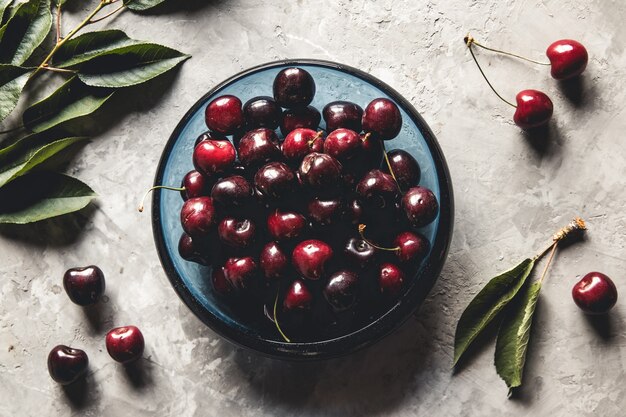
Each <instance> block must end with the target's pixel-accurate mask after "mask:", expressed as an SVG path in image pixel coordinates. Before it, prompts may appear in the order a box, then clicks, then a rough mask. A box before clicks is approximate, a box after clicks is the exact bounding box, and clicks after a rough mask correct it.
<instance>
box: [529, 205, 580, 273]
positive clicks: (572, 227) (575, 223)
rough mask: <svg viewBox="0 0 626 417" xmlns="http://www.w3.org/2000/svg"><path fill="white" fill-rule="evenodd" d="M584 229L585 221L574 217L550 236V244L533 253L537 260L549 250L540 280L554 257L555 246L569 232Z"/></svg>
mask: <svg viewBox="0 0 626 417" xmlns="http://www.w3.org/2000/svg"><path fill="white" fill-rule="evenodd" d="M585 230H587V224H586V223H585V221H584V220H583V219H581V218H580V217H575V218H574V220H572V221H571V222H569V224H568V225H567V226H565V227H563V228H561V229H560V230H559V231H558V232H556V233H555V234H554V235H553V236H552V243H551V244H550V246H548V247H547V248H545V249H544V250H543V251H541V252H540V253H539V254H537V255H535V257H534V260H538V259H541V258H543V257H544V256H545V255H546V253H548V251H550V258H549V259H548V265H546V269H545V270H544V271H543V274H542V276H541V278H540V281H543V279H544V278H545V275H546V273H547V271H548V266H550V263H551V262H552V258H554V253H555V252H556V248H557V246H558V245H559V242H561V241H562V240H564V239H565V238H567V237H568V236H569V235H570V234H571V233H575V232H584V231H585Z"/></svg>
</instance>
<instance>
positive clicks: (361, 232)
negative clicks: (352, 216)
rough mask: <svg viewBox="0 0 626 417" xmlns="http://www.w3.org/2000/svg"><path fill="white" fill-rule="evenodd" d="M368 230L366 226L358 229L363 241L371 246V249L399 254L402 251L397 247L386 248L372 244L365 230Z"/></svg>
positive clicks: (361, 225) (360, 225)
mask: <svg viewBox="0 0 626 417" xmlns="http://www.w3.org/2000/svg"><path fill="white" fill-rule="evenodd" d="M366 228H367V226H366V225H365V224H359V226H358V229H359V235H360V236H361V239H363V240H364V241H365V242H366V243H367V244H369V245H370V246H371V247H373V248H376V249H379V250H386V251H389V252H396V253H397V252H398V251H400V249H401V248H400V247H399V246H396V247H395V248H386V247H384V246H379V245H377V244H375V243H374V242H372V241H371V240H369V239H368V238H366V237H365V229H366Z"/></svg>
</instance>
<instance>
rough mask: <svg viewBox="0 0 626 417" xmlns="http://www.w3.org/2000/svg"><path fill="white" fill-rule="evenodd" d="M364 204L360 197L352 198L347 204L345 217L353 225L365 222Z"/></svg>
mask: <svg viewBox="0 0 626 417" xmlns="http://www.w3.org/2000/svg"><path fill="white" fill-rule="evenodd" d="M363 216H364V214H363V206H362V205H361V202H360V201H359V199H358V198H352V199H350V200H349V201H348V204H347V206H346V212H345V217H346V220H347V221H348V222H350V223H351V224H353V225H359V224H361V223H363Z"/></svg>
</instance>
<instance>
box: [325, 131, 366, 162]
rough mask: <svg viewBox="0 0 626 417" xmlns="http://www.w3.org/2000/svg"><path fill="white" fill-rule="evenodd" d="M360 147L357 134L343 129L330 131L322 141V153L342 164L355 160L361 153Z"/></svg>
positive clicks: (361, 144)
mask: <svg viewBox="0 0 626 417" xmlns="http://www.w3.org/2000/svg"><path fill="white" fill-rule="evenodd" d="M362 147H363V142H362V141H361V137H360V136H359V134H358V133H356V132H355V131H354V130H350V129H344V128H339V129H337V130H334V131H332V132H331V133H330V134H329V135H328V136H327V137H326V140H325V141H324V153H326V154H328V155H330V156H332V157H333V158H335V159H337V160H338V161H339V162H342V163H344V162H346V161H348V160H351V159H353V158H355V157H356V156H357V155H358V154H359V153H360V152H361V151H362Z"/></svg>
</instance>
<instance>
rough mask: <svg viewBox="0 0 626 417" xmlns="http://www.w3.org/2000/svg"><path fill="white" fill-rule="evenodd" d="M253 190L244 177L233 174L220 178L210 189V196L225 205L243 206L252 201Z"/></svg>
mask: <svg viewBox="0 0 626 417" xmlns="http://www.w3.org/2000/svg"><path fill="white" fill-rule="evenodd" d="M253 195H254V190H253V189H252V185H250V183H249V182H248V180H246V179H245V178H244V177H242V176H240V175H233V176H230V177H226V178H222V179H221V180H219V181H218V182H216V183H215V185H214V186H213V189H212V190H211V198H213V201H214V202H216V203H219V204H221V205H222V206H225V207H243V206H245V205H247V204H249V203H250V202H251V201H252V197H253Z"/></svg>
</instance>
